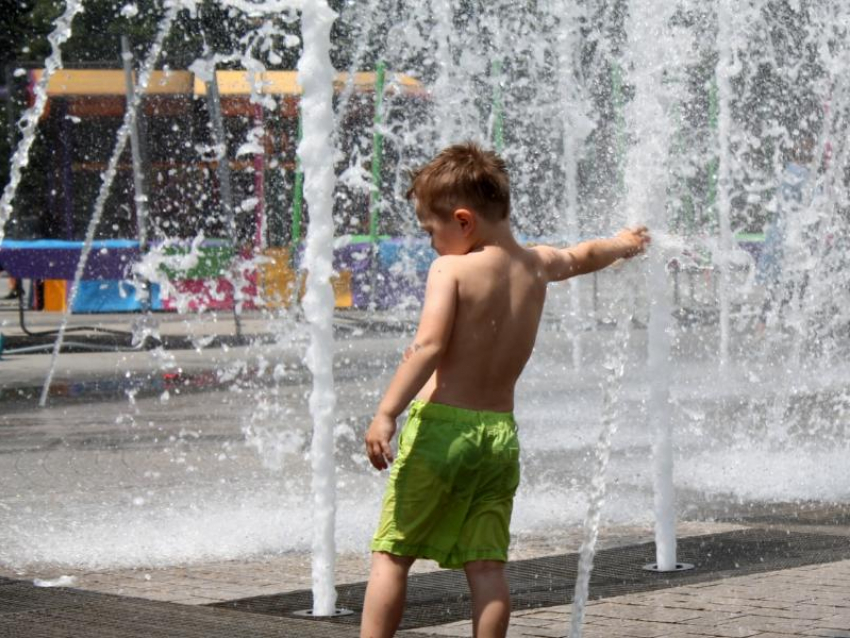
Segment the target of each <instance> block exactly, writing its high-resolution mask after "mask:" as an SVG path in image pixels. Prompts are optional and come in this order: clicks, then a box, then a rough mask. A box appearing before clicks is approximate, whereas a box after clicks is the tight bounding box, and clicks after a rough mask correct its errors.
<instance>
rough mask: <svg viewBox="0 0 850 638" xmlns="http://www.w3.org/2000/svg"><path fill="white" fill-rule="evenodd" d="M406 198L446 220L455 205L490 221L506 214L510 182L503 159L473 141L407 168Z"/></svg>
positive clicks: (453, 147) (508, 204)
mask: <svg viewBox="0 0 850 638" xmlns="http://www.w3.org/2000/svg"><path fill="white" fill-rule="evenodd" d="M410 177H411V185H410V188H409V189H408V190H407V198H408V199H412V198H414V197H415V198H416V200H417V201H418V202H419V204H420V205H421V206H422V207H423V208H424V209H425V210H427V211H429V212H431V213H433V214H435V215H437V216H438V217H440V218H441V219H448V218H449V217H451V214H452V213H453V212H454V211H455V210H457V209H458V208H469V209H470V210H472V211H474V212H476V213H477V214H479V215H481V216H482V217H485V218H487V219H489V220H491V221H499V220H502V219H505V218H506V217H507V216H508V215H509V214H510V209H511V194H510V181H509V179H508V171H507V167H506V165H505V161H504V160H503V159H502V158H501V157H499V156H498V155H497V154H496V153H494V152H493V151H485V150H484V149H483V148H481V147H480V146H479V145H478V144H476V143H474V142H464V143H462V144H455V145H454V146H449V147H448V148H446V149H444V150H443V151H441V152H440V154H439V155H437V157H435V158H434V159H432V160H431V161H430V162H428V163H427V164H425V166H422V167H421V168H419V169H416V170H414V171H411V173H410Z"/></svg>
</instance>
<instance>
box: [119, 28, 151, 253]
mask: <svg viewBox="0 0 850 638" xmlns="http://www.w3.org/2000/svg"><path fill="white" fill-rule="evenodd" d="M121 61H122V62H123V64H124V83H125V85H126V87H127V96H126V100H125V101H126V104H127V108H130V105H131V104H133V102H134V101H135V95H136V87H135V86H134V83H133V52H132V51H131V50H130V39H129V38H128V37H127V36H126V35H122V36H121ZM138 121H139V116H138V115H137V116H136V117H135V118H133V120H132V124H131V126H130V152H131V154H132V156H133V189H134V192H135V194H136V196H135V198H134V203H135V208H136V231H137V234H138V239H139V251H140V252H141V253H142V254H144V252H145V250H146V248H147V241H148V233H147V220H148V198H147V193H146V192H145V179H144V173H143V170H144V168H143V166H142V152H141V148H140V142H139V126H138Z"/></svg>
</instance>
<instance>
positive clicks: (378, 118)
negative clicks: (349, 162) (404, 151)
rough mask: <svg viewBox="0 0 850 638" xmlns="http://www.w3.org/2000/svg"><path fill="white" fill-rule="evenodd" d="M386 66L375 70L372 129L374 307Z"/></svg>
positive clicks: (371, 227) (370, 223)
mask: <svg viewBox="0 0 850 638" xmlns="http://www.w3.org/2000/svg"><path fill="white" fill-rule="evenodd" d="M385 79H386V66H385V64H384V62H383V61H380V62H378V65H377V67H376V68H375V115H374V119H373V120H372V121H373V125H374V128H373V129H372V188H371V190H370V191H369V242H370V243H371V245H372V264H371V269H370V270H371V272H370V275H371V276H370V280H371V281H370V282H369V283H370V286H369V299H370V300H371V304H370V305H371V306H373V307H374V305H375V301H376V300H377V296H376V293H377V287H378V212H379V209H380V206H381V160H382V156H383V148H384V135H383V133H381V126H382V124H383V118H384V113H383V110H384V109H383V104H384V83H385Z"/></svg>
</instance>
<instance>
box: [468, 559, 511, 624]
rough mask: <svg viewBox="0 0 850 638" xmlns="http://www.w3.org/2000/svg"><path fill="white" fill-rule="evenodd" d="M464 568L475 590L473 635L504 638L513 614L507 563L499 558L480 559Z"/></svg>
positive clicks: (473, 596) (470, 585)
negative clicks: (506, 573)
mask: <svg viewBox="0 0 850 638" xmlns="http://www.w3.org/2000/svg"><path fill="white" fill-rule="evenodd" d="M463 568H464V570H465V571H466V580H467V582H469V589H470V591H471V592H472V635H473V636H475V638H504V636H505V634H507V632H508V621H509V620H510V616H511V599H510V592H509V590H508V580H507V578H505V564H504V563H503V562H501V561H496V560H476V561H472V562H470V563H466V565H464V566H463Z"/></svg>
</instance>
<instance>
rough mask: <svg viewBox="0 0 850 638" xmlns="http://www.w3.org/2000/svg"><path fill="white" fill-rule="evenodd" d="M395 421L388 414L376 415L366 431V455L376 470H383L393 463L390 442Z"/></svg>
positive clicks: (393, 432)
mask: <svg viewBox="0 0 850 638" xmlns="http://www.w3.org/2000/svg"><path fill="white" fill-rule="evenodd" d="M395 429H396V424H395V419H394V418H392V417H391V416H389V415H388V414H380V413H379V414H376V415H375V418H374V419H372V424H371V425H370V426H369V429H368V430H367V431H366V454H367V455H368V456H369V461H370V462H371V463H372V465H373V466H375V468H376V469H379V470H385V469H387V468H388V467H389V465H390V463H392V462H393V450H392V448H391V447H390V440H392V438H393V435H394V434H395Z"/></svg>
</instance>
